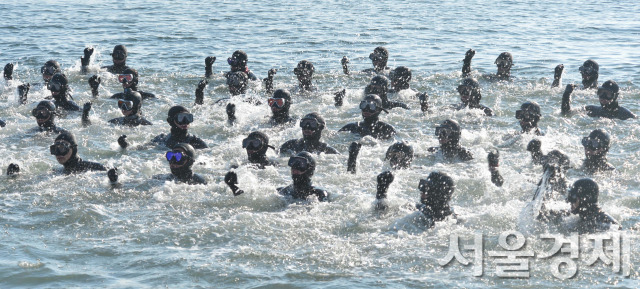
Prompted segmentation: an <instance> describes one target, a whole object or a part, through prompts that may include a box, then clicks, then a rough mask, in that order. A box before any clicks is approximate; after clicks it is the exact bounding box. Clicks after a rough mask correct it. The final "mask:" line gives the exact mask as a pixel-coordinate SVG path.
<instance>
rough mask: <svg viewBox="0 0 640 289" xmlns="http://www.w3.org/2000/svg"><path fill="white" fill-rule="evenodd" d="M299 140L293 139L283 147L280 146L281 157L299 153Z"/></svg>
mask: <svg viewBox="0 0 640 289" xmlns="http://www.w3.org/2000/svg"><path fill="white" fill-rule="evenodd" d="M297 141H298V140H295V139H292V140H288V141H287V142H285V143H284V144H283V145H282V146H280V155H290V154H294V153H298V152H297V151H296V142H297Z"/></svg>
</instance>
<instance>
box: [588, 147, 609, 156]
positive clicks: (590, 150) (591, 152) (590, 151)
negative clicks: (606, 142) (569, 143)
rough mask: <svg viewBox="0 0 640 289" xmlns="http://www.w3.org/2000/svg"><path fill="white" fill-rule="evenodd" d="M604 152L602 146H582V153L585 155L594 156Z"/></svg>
mask: <svg viewBox="0 0 640 289" xmlns="http://www.w3.org/2000/svg"><path fill="white" fill-rule="evenodd" d="M604 153H605V149H604V148H597V149H596V148H590V147H585V148H584V155H585V156H586V157H594V156H600V155H603V154H604Z"/></svg>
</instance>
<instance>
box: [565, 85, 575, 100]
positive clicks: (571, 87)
mask: <svg viewBox="0 0 640 289" xmlns="http://www.w3.org/2000/svg"><path fill="white" fill-rule="evenodd" d="M574 89H576V85H575V84H567V86H566V88H565V89H564V94H563V95H562V96H563V97H565V96H569V95H571V93H572V92H573V90H574Z"/></svg>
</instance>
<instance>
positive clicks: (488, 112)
mask: <svg viewBox="0 0 640 289" xmlns="http://www.w3.org/2000/svg"><path fill="white" fill-rule="evenodd" d="M467 107H469V109H481V110H482V111H483V112H484V114H485V115H486V116H493V110H492V109H491V108H489V107H488V106H484V105H482V104H479V103H471V102H469V103H460V104H458V105H453V108H454V109H455V110H463V109H465V108H467Z"/></svg>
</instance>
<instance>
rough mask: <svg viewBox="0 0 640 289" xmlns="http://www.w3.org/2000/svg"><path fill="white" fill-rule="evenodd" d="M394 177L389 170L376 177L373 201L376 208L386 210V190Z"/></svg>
mask: <svg viewBox="0 0 640 289" xmlns="http://www.w3.org/2000/svg"><path fill="white" fill-rule="evenodd" d="M394 179H395V177H394V176H393V174H392V173H391V172H390V171H384V172H382V173H380V174H379V175H378V177H376V202H375V203H374V204H375V206H374V208H375V209H376V210H386V209H387V208H388V207H389V206H388V205H387V203H386V200H387V191H388V190H389V186H390V185H391V183H393V180H394Z"/></svg>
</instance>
